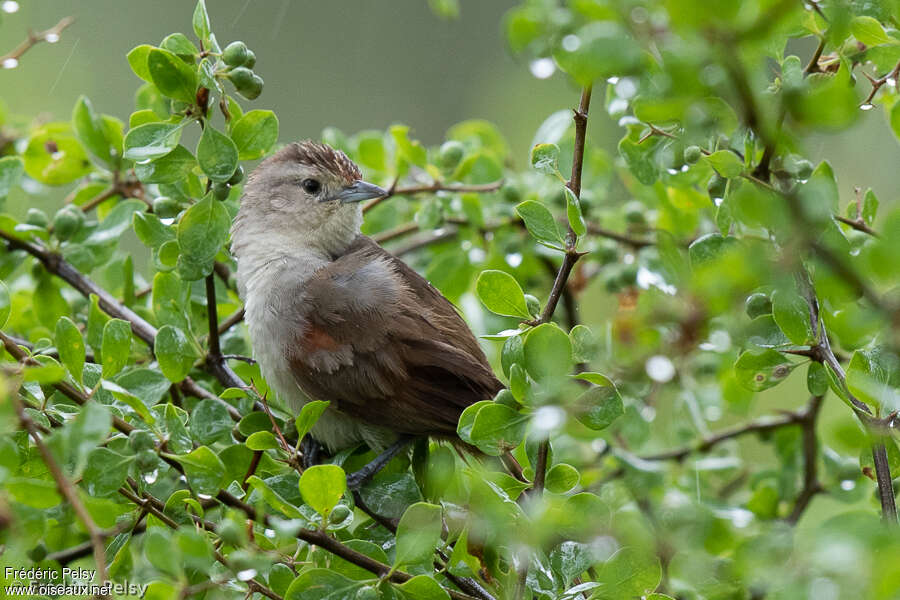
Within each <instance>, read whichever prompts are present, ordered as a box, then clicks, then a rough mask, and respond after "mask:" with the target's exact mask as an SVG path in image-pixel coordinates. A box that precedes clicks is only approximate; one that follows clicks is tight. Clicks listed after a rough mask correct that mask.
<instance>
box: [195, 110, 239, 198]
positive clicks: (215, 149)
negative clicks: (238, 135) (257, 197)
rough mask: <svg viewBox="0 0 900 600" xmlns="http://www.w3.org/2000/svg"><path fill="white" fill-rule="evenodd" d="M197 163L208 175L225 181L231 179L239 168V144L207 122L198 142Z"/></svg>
mask: <svg viewBox="0 0 900 600" xmlns="http://www.w3.org/2000/svg"><path fill="white" fill-rule="evenodd" d="M197 163H198V164H199V165H200V168H201V169H202V170H203V172H204V173H206V175H207V177H209V178H210V179H212V180H213V181H218V182H220V183H224V182H226V181H228V180H229V179H231V176H232V175H234V171H235V170H236V169H237V166H238V149H237V146H235V145H234V142H232V141H231V138H229V137H228V136H227V135H225V134H224V133H221V132H219V131H217V130H216V129H215V128H213V126H212V125H210V124H209V123H207V124H206V127H204V128H203V135H201V136H200V142H199V143H198V144H197Z"/></svg>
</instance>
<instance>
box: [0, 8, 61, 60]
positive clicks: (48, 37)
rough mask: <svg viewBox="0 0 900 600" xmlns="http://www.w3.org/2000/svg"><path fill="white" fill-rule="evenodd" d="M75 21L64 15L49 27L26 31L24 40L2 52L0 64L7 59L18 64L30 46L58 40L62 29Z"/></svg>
mask: <svg viewBox="0 0 900 600" xmlns="http://www.w3.org/2000/svg"><path fill="white" fill-rule="evenodd" d="M74 22H75V17H64V18H62V19H60V20H59V23H57V24H56V25H54V26H53V27H51V28H50V29H46V30H44V31H40V32H38V33H34V32H33V31H29V32H28V37H27V38H25V40H24V41H23V42H22V43H21V44H19V45H18V46H16V47H15V48H13V49H12V50H10V51H9V52H7V53H6V54H4V55H3V56H0V66H2V65H3V63H5V62H6V61H8V60H14V61H16V64H18V62H19V59H20V58H22V55H23V54H25V53H26V52H28V51H29V50H31V48H32V47H34V46H36V45H37V44H39V43H41V42H49V43H51V44H52V43H55V42H57V41H59V35H60V34H61V33H62V32H63V30H64V29H65V28H66V27H68V26H69V25H71V24H72V23H74Z"/></svg>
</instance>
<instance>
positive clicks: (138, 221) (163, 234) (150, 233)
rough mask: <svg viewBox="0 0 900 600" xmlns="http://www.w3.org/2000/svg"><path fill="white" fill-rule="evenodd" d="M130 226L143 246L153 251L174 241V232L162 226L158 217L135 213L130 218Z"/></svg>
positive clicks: (139, 212) (150, 214) (166, 226)
mask: <svg viewBox="0 0 900 600" xmlns="http://www.w3.org/2000/svg"><path fill="white" fill-rule="evenodd" d="M132 226H133V227H134V233H135V235H136V236H137V238H138V239H139V240H141V242H142V243H143V244H144V245H145V246H148V247H150V248H153V249H157V248H159V247H160V246H162V245H163V244H164V243H166V242H168V241H169V240H172V239H175V231H174V230H173V229H172V228H171V227H169V226H168V225H163V224H162V223H161V222H160V220H159V217H157V216H156V215H154V214H152V213H146V212H141V211H135V212H134V213H133V216H132Z"/></svg>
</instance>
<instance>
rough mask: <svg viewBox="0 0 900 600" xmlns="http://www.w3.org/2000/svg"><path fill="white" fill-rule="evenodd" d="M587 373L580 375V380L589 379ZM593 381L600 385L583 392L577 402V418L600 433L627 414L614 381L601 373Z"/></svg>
mask: <svg viewBox="0 0 900 600" xmlns="http://www.w3.org/2000/svg"><path fill="white" fill-rule="evenodd" d="M586 375H588V374H586V373H581V374H579V376H578V378H579V379H588V378H587V377H586ZM597 375H599V377H598V378H596V379H593V382H594V383H598V385H596V386H594V387H592V388H590V389H589V390H587V391H585V392H583V393H582V394H581V395H580V396H578V398H577V399H576V400H575V407H574V408H575V411H576V418H577V419H578V420H579V421H580V422H581V423H582V424H583V425H585V426H586V427H590V428H591V429H593V430H595V431H600V430H602V429H606V428H607V427H609V426H610V425H611V424H612V422H613V421H615V420H616V419H618V418H619V417H621V416H622V415H624V414H625V405H624V404H623V403H622V397H621V396H620V395H619V391H618V390H617V389H616V386H615V385H613V383H612V381H610V380H609V379H607V378H606V377H603V376H602V375H600V374H599V373H597ZM589 381H590V380H589Z"/></svg>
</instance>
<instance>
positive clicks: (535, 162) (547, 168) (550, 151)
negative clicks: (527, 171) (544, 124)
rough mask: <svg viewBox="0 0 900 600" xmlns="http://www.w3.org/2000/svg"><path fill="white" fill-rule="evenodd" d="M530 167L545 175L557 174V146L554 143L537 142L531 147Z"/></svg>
mask: <svg viewBox="0 0 900 600" xmlns="http://www.w3.org/2000/svg"><path fill="white" fill-rule="evenodd" d="M531 167H532V168H533V169H534V170H536V171H539V172H541V173H543V174H545V175H556V176H557V177H562V176H561V175H560V174H559V146H557V145H556V144H538V145H536V146H535V147H534V148H532V149H531Z"/></svg>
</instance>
